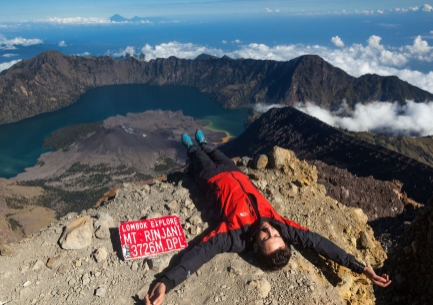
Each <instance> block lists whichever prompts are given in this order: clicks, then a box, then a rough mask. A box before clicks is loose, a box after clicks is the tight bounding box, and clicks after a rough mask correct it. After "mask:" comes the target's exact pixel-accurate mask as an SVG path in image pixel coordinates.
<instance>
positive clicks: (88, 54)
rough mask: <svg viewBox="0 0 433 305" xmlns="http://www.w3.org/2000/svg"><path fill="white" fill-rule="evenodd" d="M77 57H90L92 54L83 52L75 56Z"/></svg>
mask: <svg viewBox="0 0 433 305" xmlns="http://www.w3.org/2000/svg"><path fill="white" fill-rule="evenodd" d="M75 56H90V53H89V52H83V53H78V54H75Z"/></svg>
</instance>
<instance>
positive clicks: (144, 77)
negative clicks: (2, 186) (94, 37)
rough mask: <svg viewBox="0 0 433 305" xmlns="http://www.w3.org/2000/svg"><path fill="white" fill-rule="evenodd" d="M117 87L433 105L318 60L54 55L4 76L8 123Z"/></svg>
mask: <svg viewBox="0 0 433 305" xmlns="http://www.w3.org/2000/svg"><path fill="white" fill-rule="evenodd" d="M116 84H152V85H169V84H172V85H173V84H174V85H183V86H192V87H196V88H198V89H199V90H201V91H202V92H206V93H209V94H210V96H211V98H212V99H214V100H215V101H217V102H219V103H221V104H222V106H223V107H228V108H237V107H246V106H249V105H251V104H254V103H259V102H261V103H267V104H274V103H279V104H284V105H293V104H294V103H296V102H299V101H314V102H315V103H318V104H319V105H324V106H327V107H332V106H334V105H338V104H339V103H340V102H341V100H342V99H343V98H344V99H346V101H347V103H348V105H349V106H352V107H353V105H354V104H355V103H358V102H369V101H375V100H379V101H388V100H392V101H400V102H402V103H404V102H405V100H406V99H410V100H414V101H417V102H424V101H425V100H433V95H432V94H430V93H428V92H426V91H423V90H421V89H419V88H416V87H414V86H411V85H409V84H408V83H406V82H403V81H401V80H399V79H398V78H396V77H381V76H377V75H365V76H362V77H360V78H354V77H351V76H349V75H348V74H346V73H345V72H344V71H342V70H341V69H338V68H335V67H333V66H331V65H330V64H328V63H327V62H325V61H324V60H323V59H322V58H320V57H318V56H316V55H306V56H301V57H299V58H296V59H293V60H291V61H288V62H276V61H269V60H268V61H262V60H251V59H240V60H232V59H230V58H227V57H223V58H221V59H218V58H214V57H203V56H202V57H199V58H198V59H196V60H184V59H178V58H175V57H170V58H168V59H156V60H152V61H150V62H143V61H137V60H135V59H134V58H132V57H130V58H127V59H126V60H125V61H123V62H120V61H116V60H114V59H112V58H110V57H108V56H105V57H102V58H94V57H77V56H66V55H63V54H61V53H58V52H55V51H47V52H44V53H42V54H40V55H38V56H36V57H35V58H33V59H30V60H26V61H22V62H19V63H17V64H16V65H14V66H13V67H11V68H10V69H8V70H6V71H3V72H2V73H0V124H5V123H11V122H16V121H19V120H22V119H24V118H27V117H31V116H34V115H37V114H40V113H43V112H49V111H55V110H58V109H60V108H62V107H66V106H68V105H71V104H72V103H74V102H75V101H76V100H77V99H78V97H79V96H80V95H81V94H83V93H84V92H86V91H87V90H89V89H91V88H95V87H100V86H107V85H116Z"/></svg>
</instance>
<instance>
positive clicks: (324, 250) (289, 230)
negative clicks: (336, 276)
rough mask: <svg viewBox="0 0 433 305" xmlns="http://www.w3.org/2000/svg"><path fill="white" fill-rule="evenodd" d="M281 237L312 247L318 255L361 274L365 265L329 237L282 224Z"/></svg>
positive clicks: (305, 246)
mask: <svg viewBox="0 0 433 305" xmlns="http://www.w3.org/2000/svg"><path fill="white" fill-rule="evenodd" d="M282 231H283V232H282V234H283V237H285V238H286V239H287V241H288V242H290V243H294V244H300V245H301V246H302V247H304V248H312V249H314V250H315V251H316V252H317V253H319V254H320V255H322V256H324V257H326V258H329V259H330V260H332V261H334V262H336V263H338V264H340V265H342V266H345V267H347V268H349V269H350V270H352V271H353V272H356V273H359V274H361V273H362V271H363V270H364V268H365V265H363V264H362V263H360V262H358V261H357V260H356V259H355V257H354V256H353V255H350V254H348V253H347V252H346V251H344V250H343V249H341V248H340V247H339V246H337V245H336V244H334V243H333V242H332V241H330V240H329V239H327V238H325V237H323V236H321V235H319V234H317V233H314V232H311V231H309V230H303V229H298V228H295V227H291V226H288V225H287V226H283V230H282Z"/></svg>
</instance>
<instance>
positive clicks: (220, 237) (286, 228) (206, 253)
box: [162, 171, 365, 292]
mask: <svg viewBox="0 0 433 305" xmlns="http://www.w3.org/2000/svg"><path fill="white" fill-rule="evenodd" d="M208 184H209V185H210V186H211V187H212V189H213V191H214V192H215V194H216V195H217V197H218V204H219V207H220V208H221V222H220V224H219V225H218V227H217V228H215V229H214V230H213V231H212V232H211V233H210V234H209V235H207V236H206V237H204V238H203V240H202V241H201V243H200V244H199V245H197V246H195V247H194V248H192V249H191V250H189V251H188V252H187V253H185V255H184V256H183V257H182V259H181V261H180V263H179V264H178V265H177V266H176V267H174V268H173V269H171V270H170V271H168V272H167V273H165V276H164V278H163V279H162V282H163V283H164V284H165V285H166V286H167V291H166V292H168V291H169V290H171V289H172V288H174V287H175V286H177V285H179V284H180V283H181V282H183V281H184V280H185V279H186V278H187V277H188V276H189V275H191V274H193V273H194V272H196V271H197V270H198V269H199V268H200V267H201V266H202V265H203V264H205V263H206V262H208V261H209V260H210V259H212V258H213V257H214V256H215V255H216V254H218V253H222V252H236V253H239V252H242V251H243V250H245V249H247V248H250V247H251V245H252V244H253V238H254V235H255V233H256V231H257V229H258V225H259V223H260V221H261V220H267V221H269V222H270V224H271V225H272V226H274V227H275V228H276V229H278V231H279V232H280V234H281V236H282V237H283V239H284V241H285V242H286V243H287V244H291V243H292V244H299V245H301V246H302V247H305V248H313V249H314V250H316V251H317V253H319V254H320V255H323V256H324V257H327V258H329V259H331V260H333V261H335V262H337V263H339V264H340V265H343V266H345V267H347V268H349V269H351V270H352V271H354V272H357V273H362V271H363V270H364V267H365V266H364V265H363V264H361V263H360V262H358V261H357V260H356V259H355V258H354V257H353V256H352V255H350V254H348V253H346V252H345V251H344V250H342V249H341V248H340V247H338V246H337V245H335V244H334V243H333V242H331V241H330V240H328V239H327V238H324V237H322V236H320V235H319V234H317V233H314V232H311V231H309V230H308V229H307V228H304V227H302V226H300V225H299V224H297V223H295V222H293V221H291V220H289V219H285V218H283V217H281V216H280V215H279V214H278V213H277V212H276V211H275V209H274V208H273V207H272V206H271V204H270V203H269V202H268V201H267V200H266V198H265V197H263V195H262V194H261V193H260V192H259V191H258V190H257V189H256V188H255V187H254V185H253V184H252V183H251V181H250V180H249V178H248V177H247V176H246V175H244V174H243V173H241V172H239V171H231V172H223V173H220V174H218V175H216V176H214V177H212V178H210V179H209V180H208Z"/></svg>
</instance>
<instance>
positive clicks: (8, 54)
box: [2, 53, 18, 57]
mask: <svg viewBox="0 0 433 305" xmlns="http://www.w3.org/2000/svg"><path fill="white" fill-rule="evenodd" d="M13 56H18V54H11V53H6V54H3V55H2V57H13Z"/></svg>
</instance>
